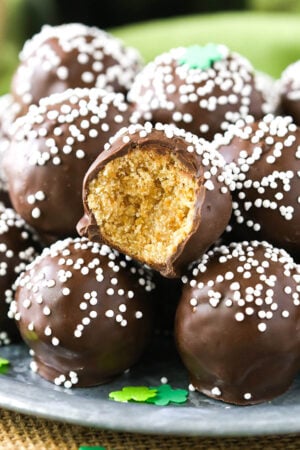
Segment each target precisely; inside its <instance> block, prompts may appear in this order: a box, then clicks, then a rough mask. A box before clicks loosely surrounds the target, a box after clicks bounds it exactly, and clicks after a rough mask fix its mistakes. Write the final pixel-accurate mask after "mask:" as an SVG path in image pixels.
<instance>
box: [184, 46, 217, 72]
mask: <svg viewBox="0 0 300 450" xmlns="http://www.w3.org/2000/svg"><path fill="white" fill-rule="evenodd" d="M221 59H223V55H222V53H221V52H220V50H219V47H218V46H217V45H216V44H207V45H205V46H204V47H201V46H200V45H192V46H190V47H187V49H186V52H185V54H184V55H183V57H182V58H181V59H180V60H179V65H183V64H187V65H188V67H189V68H190V69H203V70H205V69H209V68H210V67H211V66H212V65H213V63H214V62H216V61H220V60H221Z"/></svg>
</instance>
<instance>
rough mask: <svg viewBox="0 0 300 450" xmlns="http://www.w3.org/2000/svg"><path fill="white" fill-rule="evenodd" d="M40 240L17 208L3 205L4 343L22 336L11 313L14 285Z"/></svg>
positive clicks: (0, 340)
mask: <svg viewBox="0 0 300 450" xmlns="http://www.w3.org/2000/svg"><path fill="white" fill-rule="evenodd" d="M37 251H38V245H37V241H36V239H35V238H34V236H33V234H32V230H30V229H29V227H28V226H27V225H26V224H25V222H24V220H23V219H22V218H21V217H20V216H19V215H18V214H16V213H15V211H14V210H13V209H10V208H5V207H4V206H3V205H2V204H1V205H0V300H1V301H0V345H5V344H9V343H10V342H11V341H14V340H16V339H17V338H18V337H19V336H18V332H17V328H16V326H15V323H14V321H13V320H11V319H9V318H8V316H7V313H8V309H9V303H10V302H11V301H12V298H13V291H12V285H13V283H14V282H15V279H16V278H17V277H18V276H19V274H20V273H21V272H22V271H23V270H24V269H25V267H26V265H27V264H28V263H29V262H31V261H32V260H33V258H35V256H36V255H37Z"/></svg>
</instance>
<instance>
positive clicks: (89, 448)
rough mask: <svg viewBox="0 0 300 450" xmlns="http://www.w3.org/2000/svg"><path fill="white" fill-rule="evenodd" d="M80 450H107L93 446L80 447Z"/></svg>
mask: <svg viewBox="0 0 300 450" xmlns="http://www.w3.org/2000/svg"><path fill="white" fill-rule="evenodd" d="M78 450H105V447H99V445H92V446H88V445H84V446H81V447H79V449H78Z"/></svg>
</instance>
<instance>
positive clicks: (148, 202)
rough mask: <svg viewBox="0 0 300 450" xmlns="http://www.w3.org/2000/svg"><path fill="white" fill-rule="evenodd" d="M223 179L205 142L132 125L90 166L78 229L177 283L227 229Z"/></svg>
mask: <svg viewBox="0 0 300 450" xmlns="http://www.w3.org/2000/svg"><path fill="white" fill-rule="evenodd" d="M228 180H229V178H228V177H227V172H226V171H225V168H224V160H223V158H222V156H221V155H220V154H219V153H218V152H217V151H215V150H214V149H213V148H212V147H211V146H210V144H209V143H208V142H205V141H203V142H200V141H199V139H198V138H197V136H195V135H192V134H191V133H186V132H185V131H184V130H183V129H178V128H176V127H174V126H172V125H162V124H157V125H156V126H155V127H154V128H153V127H152V125H151V124H150V123H146V124H145V125H144V126H142V125H136V126H133V125H132V126H130V127H129V128H124V129H123V130H121V131H120V132H119V133H117V134H116V136H114V137H113V138H112V139H111V141H110V143H109V144H107V146H106V151H105V152H103V153H102V154H101V155H99V157H98V158H97V159H96V160H95V162H94V163H93V164H92V166H91V167H90V168H89V170H88V172H87V174H86V176H85V178H84V183H83V201H84V208H85V215H84V216H83V218H82V219H81V220H80V222H79V223H78V225H77V230H78V232H79V234H81V235H88V236H89V238H90V239H92V240H100V241H103V242H106V243H108V245H111V246H112V247H114V248H117V249H118V250H119V251H121V252H122V253H125V254H127V255H129V256H131V257H133V258H134V259H136V260H138V261H140V262H142V263H145V264H147V265H148V266H150V267H151V268H153V269H155V270H157V271H158V272H160V273H161V274H162V275H163V276H167V277H171V278H172V277H176V276H178V275H179V274H180V272H181V270H182V269H183V268H184V267H185V266H186V265H187V264H188V263H189V262H191V261H193V260H195V259H197V258H198V257H199V255H200V254H202V253H203V252H205V251H206V250H207V248H208V247H209V246H210V245H212V244H213V243H214V242H215V241H216V239H217V238H218V237H219V236H220V234H222V232H223V231H224V229H225V227H226V225H227V223H228V221H229V218H230V214H231V195H230V192H229V190H228V187H227V185H226V183H227V181H228Z"/></svg>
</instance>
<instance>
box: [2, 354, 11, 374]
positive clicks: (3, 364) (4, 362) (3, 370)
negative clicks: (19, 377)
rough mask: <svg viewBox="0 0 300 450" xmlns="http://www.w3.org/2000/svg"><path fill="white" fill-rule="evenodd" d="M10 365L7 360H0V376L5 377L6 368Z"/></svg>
mask: <svg viewBox="0 0 300 450" xmlns="http://www.w3.org/2000/svg"><path fill="white" fill-rule="evenodd" d="M9 365H10V362H9V361H8V359H5V358H0V374H1V375H5V374H6V373H7V372H8V370H9V369H8V367H9Z"/></svg>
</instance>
